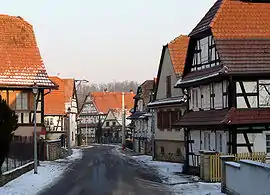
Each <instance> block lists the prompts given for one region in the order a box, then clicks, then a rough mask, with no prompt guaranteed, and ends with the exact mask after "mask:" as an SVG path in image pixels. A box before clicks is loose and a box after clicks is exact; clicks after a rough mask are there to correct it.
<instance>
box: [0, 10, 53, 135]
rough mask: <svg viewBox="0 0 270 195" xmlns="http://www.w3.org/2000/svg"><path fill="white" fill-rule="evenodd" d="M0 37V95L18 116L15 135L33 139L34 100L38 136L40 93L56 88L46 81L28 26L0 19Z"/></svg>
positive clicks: (19, 20) (41, 126)
mask: <svg viewBox="0 0 270 195" xmlns="http://www.w3.org/2000/svg"><path fill="white" fill-rule="evenodd" d="M0 34H1V37H0V46H1V50H0V95H1V97H2V98H3V99H5V100H6V101H7V103H8V104H9V106H10V107H11V109H13V110H14V111H15V112H16V114H17V115H18V123H19V128H18V129H17V130H16V131H15V135H18V136H33V130H34V128H33V126H34V98H36V100H37V104H36V110H37V115H36V122H37V133H38V135H39V134H40V133H43V132H45V131H44V96H45V95H46V94H45V93H44V90H45V89H52V88H55V87H56V85H55V84H54V83H53V82H51V81H50V79H49V78H48V75H47V72H46V68H45V66H44V64H43V62H42V58H41V55H40V52H39V48H38V46H37V42H36V39H35V35H34V31H33V26H32V25H31V24H29V23H28V22H27V21H25V20H24V19H23V18H21V17H20V16H8V15H0ZM34 86H37V87H38V93H37V95H34V94H33V87H34Z"/></svg>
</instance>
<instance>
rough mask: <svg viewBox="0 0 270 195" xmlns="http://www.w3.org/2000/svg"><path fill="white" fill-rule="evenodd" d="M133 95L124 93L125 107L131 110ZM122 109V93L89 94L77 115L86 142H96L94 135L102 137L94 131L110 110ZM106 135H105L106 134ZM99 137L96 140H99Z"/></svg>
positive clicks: (101, 134) (102, 133)
mask: <svg viewBox="0 0 270 195" xmlns="http://www.w3.org/2000/svg"><path fill="white" fill-rule="evenodd" d="M133 96H134V93H131V92H125V106H126V108H127V109H131V107H132V105H133ZM121 107H122V92H91V93H90V94H89V95H88V96H87V97H86V99H85V101H84V103H83V106H82V109H81V111H80V114H79V118H80V120H81V121H80V124H79V127H80V131H81V133H82V134H83V135H84V136H85V137H87V140H88V142H95V141H97V138H98V137H96V135H100V136H104V135H105V134H104V132H100V134H99V133H98V132H97V131H96V130H97V126H98V124H99V122H100V123H101V124H102V126H103V123H104V120H105V118H106V116H107V115H108V113H109V110H110V109H119V108H121ZM106 135H107V134H106ZM100 138H101V137H99V138H98V139H100Z"/></svg>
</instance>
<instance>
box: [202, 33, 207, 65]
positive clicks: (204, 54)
mask: <svg viewBox="0 0 270 195" xmlns="http://www.w3.org/2000/svg"><path fill="white" fill-rule="evenodd" d="M200 49H201V63H205V62H207V61H208V37H205V38H203V39H201V40H200Z"/></svg>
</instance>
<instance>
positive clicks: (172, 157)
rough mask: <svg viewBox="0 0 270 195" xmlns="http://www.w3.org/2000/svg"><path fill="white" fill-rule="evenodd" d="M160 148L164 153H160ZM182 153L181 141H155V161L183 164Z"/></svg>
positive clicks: (183, 155) (182, 143)
mask: <svg viewBox="0 0 270 195" xmlns="http://www.w3.org/2000/svg"><path fill="white" fill-rule="evenodd" d="M162 148H163V149H164V153H162ZM177 150H179V151H177ZM184 151H185V146H184V142H182V141H174V140H155V160H159V161H168V162H179V163H183V162H184V158H185V153H184ZM177 152H180V153H177Z"/></svg>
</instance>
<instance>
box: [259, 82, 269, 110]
mask: <svg viewBox="0 0 270 195" xmlns="http://www.w3.org/2000/svg"><path fill="white" fill-rule="evenodd" d="M259 104H260V107H270V85H262V84H260V85H259Z"/></svg>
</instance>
